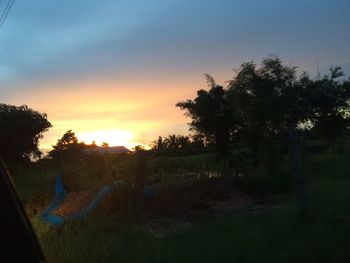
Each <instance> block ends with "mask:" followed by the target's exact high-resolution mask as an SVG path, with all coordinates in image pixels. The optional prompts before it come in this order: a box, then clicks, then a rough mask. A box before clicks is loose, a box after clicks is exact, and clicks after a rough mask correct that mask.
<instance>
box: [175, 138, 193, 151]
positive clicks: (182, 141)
mask: <svg viewBox="0 0 350 263" xmlns="http://www.w3.org/2000/svg"><path fill="white" fill-rule="evenodd" d="M176 140H177V144H178V146H179V148H180V149H186V148H188V147H189V146H190V145H191V141H190V138H189V137H188V136H184V135H178V136H177V137H176Z"/></svg>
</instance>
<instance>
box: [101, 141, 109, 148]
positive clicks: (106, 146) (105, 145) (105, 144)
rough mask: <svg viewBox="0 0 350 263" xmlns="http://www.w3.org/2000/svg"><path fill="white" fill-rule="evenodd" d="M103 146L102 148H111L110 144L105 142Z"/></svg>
mask: <svg viewBox="0 0 350 263" xmlns="http://www.w3.org/2000/svg"><path fill="white" fill-rule="evenodd" d="M101 146H102V147H105V148H108V147H109V144H108V142H103V143H102V144H101Z"/></svg>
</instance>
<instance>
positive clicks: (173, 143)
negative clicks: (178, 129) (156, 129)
mask: <svg viewBox="0 0 350 263" xmlns="http://www.w3.org/2000/svg"><path fill="white" fill-rule="evenodd" d="M177 138H178V137H177V136H176V134H169V135H168V137H167V138H165V139H164V142H165V143H166V145H167V148H168V149H173V150H176V149H178V148H179V143H178V139H177Z"/></svg>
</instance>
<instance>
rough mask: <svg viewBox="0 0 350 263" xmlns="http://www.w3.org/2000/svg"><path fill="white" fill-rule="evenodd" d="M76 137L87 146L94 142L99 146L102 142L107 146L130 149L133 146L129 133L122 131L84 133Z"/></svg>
mask: <svg viewBox="0 0 350 263" xmlns="http://www.w3.org/2000/svg"><path fill="white" fill-rule="evenodd" d="M77 137H78V139H79V140H80V141H83V142H85V143H87V144H90V143H92V142H93V141H95V143H96V144H97V145H101V144H102V143H103V142H106V143H108V145H109V146H120V145H122V146H125V147H131V146H133V145H134V144H133V143H132V141H131V140H132V139H133V135H132V133H131V132H130V131H122V130H109V131H105V130H102V131H93V132H86V133H77Z"/></svg>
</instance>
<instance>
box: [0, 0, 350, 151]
mask: <svg viewBox="0 0 350 263" xmlns="http://www.w3.org/2000/svg"><path fill="white" fill-rule="evenodd" d="M6 3H7V0H0V11H1V12H2V10H3V9H4V8H5V5H6ZM349 10H350V1H349V0H344V1H341V0H328V1H324V0H314V1H312V0H309V1H305V0H294V1H291V0H288V1H287V0H285V1H284V0H270V1H267V0H218V1H212V0H210V1H209V0H172V1H170V0H157V1H156V0H144V1H140V0H139V1H134V0H127V1H124V0H120V1H112V0H105V1H99V0H90V1H88V0H84V1H83V0H74V1H73V0H61V1H55V0H47V1H42V0H31V1H20V0H17V1H15V3H14V5H13V7H12V9H11V11H10V13H9V15H8V17H7V19H6V21H5V23H4V24H3V26H2V27H1V28H0V103H7V104H13V105H22V104H26V105H28V106H29V107H31V108H33V109H34V110H37V111H40V112H44V113H47V115H48V119H49V121H50V122H51V123H52V125H53V128H51V129H50V131H49V132H47V133H45V136H44V138H43V139H42V140H41V142H40V147H41V148H43V149H48V148H50V147H51V145H53V144H55V143H56V141H57V139H59V138H60V137H62V135H63V134H64V132H65V131H67V130H69V129H72V130H73V131H74V132H75V133H76V134H77V136H78V138H79V140H81V141H85V142H86V143H91V141H92V140H95V141H96V142H97V143H98V144H100V143H102V142H103V141H107V142H108V143H109V144H110V145H125V146H127V147H132V146H134V145H136V144H149V143H150V142H151V141H152V140H155V139H156V138H157V136H159V135H161V136H166V135H168V134H173V133H180V134H188V133H189V131H188V125H187V123H188V122H190V120H189V119H187V118H186V117H185V116H183V113H184V112H182V111H181V110H180V109H179V108H176V107H175V104H176V103H177V102H179V101H182V100H185V99H193V98H194V97H195V96H196V91H197V90H198V89H202V88H207V87H206V81H205V78H204V75H203V74H204V73H209V74H211V75H213V76H214V78H215V79H216V80H217V82H218V83H220V84H222V85H225V81H227V80H230V79H232V78H233V77H234V74H235V73H234V71H233V69H238V68H239V66H240V65H241V64H242V63H244V62H247V61H252V60H253V61H255V62H256V63H260V62H261V60H262V58H264V57H267V56H269V55H277V56H279V57H280V58H281V59H282V60H283V62H284V63H287V64H290V65H294V66H298V67H299V69H298V70H299V72H302V71H308V72H310V73H311V74H316V72H317V71H318V70H319V71H321V72H322V73H326V72H327V69H328V68H329V67H330V66H334V65H339V66H342V67H343V69H344V71H345V73H346V74H347V76H349V75H350V44H349V43H350V16H349Z"/></svg>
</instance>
